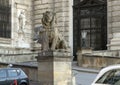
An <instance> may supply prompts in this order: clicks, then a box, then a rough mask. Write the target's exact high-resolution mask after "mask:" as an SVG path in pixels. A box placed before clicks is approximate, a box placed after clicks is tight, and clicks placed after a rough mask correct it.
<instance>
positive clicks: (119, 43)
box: [107, 0, 120, 50]
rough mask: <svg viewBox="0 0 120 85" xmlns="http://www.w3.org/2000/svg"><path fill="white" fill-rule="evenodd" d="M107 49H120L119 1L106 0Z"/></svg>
mask: <svg viewBox="0 0 120 85" xmlns="http://www.w3.org/2000/svg"><path fill="white" fill-rule="evenodd" d="M107 8H108V12H107V14H108V49H110V50H118V49H120V1H119V0H107Z"/></svg>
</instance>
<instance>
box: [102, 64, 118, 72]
mask: <svg viewBox="0 0 120 85" xmlns="http://www.w3.org/2000/svg"><path fill="white" fill-rule="evenodd" d="M117 68H119V69H120V64H115V65H110V66H107V67H105V68H103V69H102V70H101V71H108V70H112V69H117Z"/></svg>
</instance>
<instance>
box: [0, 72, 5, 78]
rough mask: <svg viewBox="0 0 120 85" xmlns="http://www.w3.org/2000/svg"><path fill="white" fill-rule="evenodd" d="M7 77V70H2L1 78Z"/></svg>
mask: <svg viewBox="0 0 120 85" xmlns="http://www.w3.org/2000/svg"><path fill="white" fill-rule="evenodd" d="M6 76H7V74H6V71H5V70H0V78H5V77H6Z"/></svg>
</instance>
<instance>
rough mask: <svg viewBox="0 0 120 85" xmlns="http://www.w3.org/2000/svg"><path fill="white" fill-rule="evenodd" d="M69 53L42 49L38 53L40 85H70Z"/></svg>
mask: <svg viewBox="0 0 120 85" xmlns="http://www.w3.org/2000/svg"><path fill="white" fill-rule="evenodd" d="M71 59H72V57H71V56H70V53H68V52H53V51H44V52H41V53H39V55H38V81H39V82H40V84H41V85H72V70H71V68H72V67H71Z"/></svg>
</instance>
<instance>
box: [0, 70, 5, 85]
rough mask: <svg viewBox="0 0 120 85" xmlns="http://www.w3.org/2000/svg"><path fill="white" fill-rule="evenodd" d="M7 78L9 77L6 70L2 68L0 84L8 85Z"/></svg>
mask: <svg viewBox="0 0 120 85" xmlns="http://www.w3.org/2000/svg"><path fill="white" fill-rule="evenodd" d="M6 78H7V73H6V70H5V69H4V70H3V69H0V85H7V82H6Z"/></svg>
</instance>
